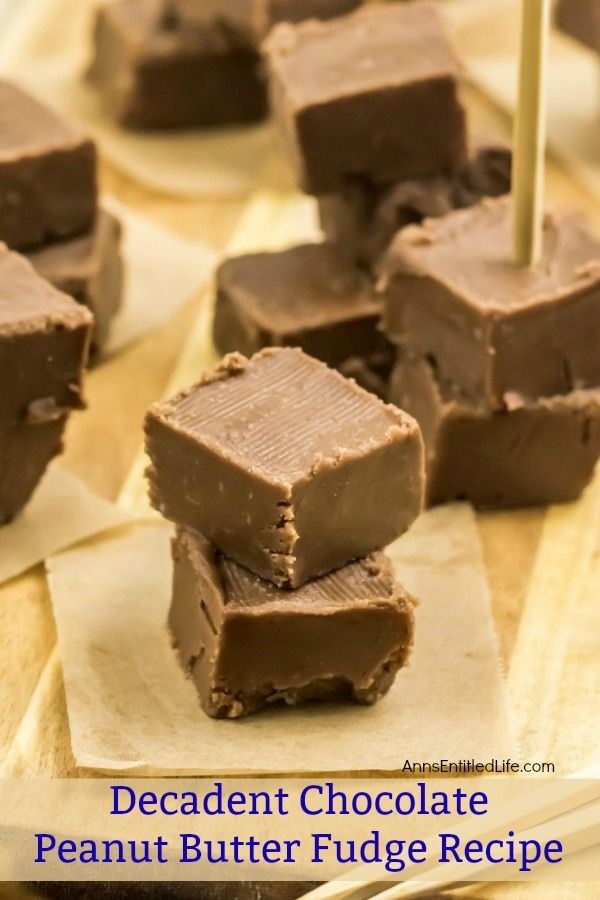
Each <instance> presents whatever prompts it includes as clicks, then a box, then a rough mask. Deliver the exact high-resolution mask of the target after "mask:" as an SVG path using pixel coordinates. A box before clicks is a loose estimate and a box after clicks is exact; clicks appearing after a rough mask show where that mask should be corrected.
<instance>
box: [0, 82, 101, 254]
mask: <svg viewBox="0 0 600 900" xmlns="http://www.w3.org/2000/svg"><path fill="white" fill-rule="evenodd" d="M95 212H96V149H95V146H94V143H93V142H92V141H91V140H90V138H88V137H87V136H86V135H85V134H84V133H83V132H82V131H81V130H80V129H79V128H77V127H76V126H75V125H72V124H71V123H69V122H66V121H65V120H63V119H62V118H60V117H59V116H57V115H56V114H55V113H54V112H52V111H51V110H50V109H49V108H48V107H47V106H45V105H44V104H43V103H40V102H39V101H38V100H35V99H34V98H33V97H32V96H30V95H29V94H26V93H25V92H24V91H22V90H21V89H20V88H19V87H17V85H15V84H13V83H12V82H9V81H3V80H0V241H4V242H5V243H7V244H8V245H9V246H10V247H12V248H13V249H15V250H24V249H28V248H31V247H35V246H37V245H40V244H43V243H46V242H48V241H52V240H60V239H61V238H66V237H69V236H71V235H74V234H80V233H81V232H84V231H86V229H88V228H90V227H91V225H92V223H93V221H94V215H95Z"/></svg>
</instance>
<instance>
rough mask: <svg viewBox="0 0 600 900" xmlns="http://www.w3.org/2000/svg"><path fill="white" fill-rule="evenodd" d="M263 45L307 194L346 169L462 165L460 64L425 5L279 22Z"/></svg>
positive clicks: (377, 177)
mask: <svg viewBox="0 0 600 900" xmlns="http://www.w3.org/2000/svg"><path fill="white" fill-rule="evenodd" d="M264 48H265V53H266V58H267V65H268V70H269V73H270V92H271V102H272V108H273V111H274V115H275V119H276V122H277V125H278V129H279V133H280V137H281V140H282V143H283V146H284V148H285V150H286V153H287V154H288V155H289V157H290V159H291V161H292V164H293V166H294V169H295V172H296V175H297V178H298V181H299V183H300V186H301V187H302V188H303V189H304V190H305V191H307V192H308V193H313V194H326V193H329V192H332V191H336V190H338V189H339V188H341V187H342V186H343V184H344V181H345V179H347V178H348V177H353V176H365V177H369V178H371V179H372V180H374V181H390V180H391V179H400V178H411V177H414V176H422V175H430V174H439V173H443V172H450V171H453V170H455V169H457V168H458V167H460V166H461V165H463V164H464V162H465V160H466V157H467V138H466V125H465V111H464V109H463V106H462V104H461V102H460V100H459V97H458V76H459V71H460V67H459V64H458V61H457V59H456V57H455V55H454V52H453V49H452V47H451V45H450V43H449V41H448V39H447V37H446V34H445V31H444V28H443V26H442V23H441V19H440V17H439V14H438V12H437V9H436V8H435V7H434V6H433V4H431V3H429V2H425V0H424V2H419V3H389V4H374V5H370V4H369V5H367V6H365V7H363V8H361V9H359V10H358V11H357V12H355V13H353V14H352V15H349V16H343V17H341V18H338V19H332V20H331V21H329V22H317V21H314V20H311V21H309V22H304V23H301V24H299V25H290V24H289V23H283V24H280V25H278V26H276V28H274V29H273V31H272V32H271V33H270V35H269V37H268V38H267V40H266V42H265V44H264Z"/></svg>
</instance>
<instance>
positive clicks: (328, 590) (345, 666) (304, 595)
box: [169, 530, 414, 719]
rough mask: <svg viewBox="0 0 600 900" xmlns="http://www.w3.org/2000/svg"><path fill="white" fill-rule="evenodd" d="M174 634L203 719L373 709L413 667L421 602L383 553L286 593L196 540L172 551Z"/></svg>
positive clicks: (187, 538) (177, 543)
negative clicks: (337, 705)
mask: <svg viewBox="0 0 600 900" xmlns="http://www.w3.org/2000/svg"><path fill="white" fill-rule="evenodd" d="M173 558H174V563H175V567H174V577H173V599H172V605H171V610H170V615H169V625H170V628H171V632H172V634H173V637H174V640H175V644H176V646H177V647H178V650H179V655H180V658H181V660H182V663H183V665H184V667H185V668H186V669H187V670H188V671H190V673H191V676H192V678H193V680H194V683H195V685H196V687H197V689H198V693H199V695H200V700H201V703H202V707H203V709H204V711H205V712H206V713H207V714H208V715H209V716H214V717H216V718H230V719H234V718H239V717H240V716H246V715H248V714H250V713H252V712H255V711H256V710H258V709H260V708H261V707H263V706H265V705H266V704H272V703H275V702H284V703H287V704H289V705H295V704H297V703H299V702H303V701H306V700H343V699H352V700H355V701H357V702H358V703H364V704H372V703H375V702H376V701H377V700H378V699H379V698H380V697H381V696H382V695H383V694H385V693H386V691H387V690H388V689H389V688H390V687H391V685H392V683H393V681H394V678H395V676H396V673H397V671H398V670H399V669H400V668H401V667H402V666H403V665H405V664H406V662H407V659H408V656H409V654H410V650H411V646H412V641H413V631H414V615H413V605H414V602H413V600H412V598H411V597H410V595H409V594H407V592H406V591H405V590H404V589H403V588H402V587H401V586H400V585H399V584H398V583H397V582H396V580H395V578H394V574H393V571H392V566H391V563H390V562H389V560H388V559H387V558H386V557H385V556H384V555H383V554H382V553H377V554H373V555H371V556H369V557H367V559H364V560H360V561H358V562H354V563H350V564H349V565H347V566H344V568H342V569H338V570H337V571H336V572H333V573H332V574H330V575H326V576H324V577H323V578H319V579H317V580H316V581H310V582H309V583H308V584H305V585H304V587H301V588H299V589H298V590H296V591H284V590H282V589H281V588H277V587H275V585H273V584H271V583H270V582H268V581H264V580H263V579H261V578H259V577H258V576H257V575H254V574H253V573H252V572H249V571H248V569H245V568H243V567H242V566H238V565H237V564H236V563H234V562H232V561H231V560H229V559H227V558H226V557H223V556H220V555H215V553H214V551H213V549H212V547H211V545H210V544H209V543H208V541H206V540H205V539H204V538H202V537H200V536H199V535H198V534H196V533H194V532H192V531H186V530H181V531H179V533H178V535H177V537H176V539H175V540H174V542H173Z"/></svg>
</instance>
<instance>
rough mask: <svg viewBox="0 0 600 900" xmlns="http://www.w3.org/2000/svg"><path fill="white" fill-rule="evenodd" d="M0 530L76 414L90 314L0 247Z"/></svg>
mask: <svg viewBox="0 0 600 900" xmlns="http://www.w3.org/2000/svg"><path fill="white" fill-rule="evenodd" d="M0 285H1V288H0V384H2V385H3V386H4V387H3V390H2V391H1V392H0V524H4V523H6V522H9V521H10V520H11V519H13V518H14V517H15V516H16V515H17V514H18V513H19V512H20V511H21V509H22V508H23V506H24V505H25V504H26V502H27V501H28V500H29V498H30V496H31V494H32V493H33V491H34V490H35V487H36V486H37V484H38V482H39V480H40V478H41V476H42V475H43V473H44V470H45V468H46V466H47V464H48V462H49V461H50V459H51V458H52V457H53V456H55V455H56V454H57V453H59V452H60V451H61V449H62V434H63V430H64V427H65V424H66V421H67V417H68V414H69V412H70V410H72V409H81V408H82V407H83V406H84V403H83V398H82V381H83V367H84V365H85V362H86V359H87V352H88V344H89V340H90V333H91V328H92V323H93V317H92V315H91V313H90V312H89V311H88V310H87V309H86V308H85V307H83V306H81V305H80V304H78V303H76V302H75V300H73V299H72V298H71V297H69V296H67V295H66V294H62V293H60V292H59V291H57V290H55V289H54V288H53V287H52V286H51V285H50V284H49V283H48V282H46V281H45V280H44V279H43V278H41V277H40V276H39V275H37V274H36V272H35V271H34V269H33V267H32V266H31V265H30V263H28V262H27V260H26V259H25V258H24V257H22V256H20V255H19V254H17V253H13V252H11V251H9V250H8V249H7V248H6V246H5V245H3V244H0Z"/></svg>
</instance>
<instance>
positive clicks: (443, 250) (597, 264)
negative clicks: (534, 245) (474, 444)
mask: <svg viewBox="0 0 600 900" xmlns="http://www.w3.org/2000/svg"><path fill="white" fill-rule="evenodd" d="M510 223H511V207H510V202H509V200H508V199H507V198H500V199H496V200H484V201H483V202H481V203H480V204H478V205H476V206H473V207H471V208H470V209H467V210H462V211H459V212H453V213H450V214H448V215H447V216H444V217H443V218H441V219H430V220H428V221H427V222H425V223H424V224H423V225H422V226H410V227H409V228H405V229H404V230H403V231H402V232H400V233H399V234H398V236H397V237H396V238H395V240H394V242H393V243H392V246H391V248H390V250H389V252H388V254H387V257H386V260H385V262H384V264H383V271H384V279H383V287H384V289H385V293H386V304H385V314H384V326H385V329H386V331H387V333H388V336H389V337H390V338H391V339H392V340H393V341H396V342H398V343H406V344H407V345H408V346H409V347H410V348H412V349H414V350H415V351H416V352H417V353H418V354H420V355H423V356H428V357H430V358H431V359H432V360H434V361H435V364H436V366H437V369H438V372H439V374H440V377H441V378H442V380H444V381H448V382H452V383H454V384H456V385H458V386H459V387H460V389H461V390H462V391H463V392H464V393H465V395H466V396H468V397H471V398H472V399H474V400H475V401H479V400H481V401H482V402H484V403H487V404H489V405H491V406H494V407H497V408H500V407H502V406H505V405H508V406H510V405H512V404H514V398H515V397H516V398H517V399H518V398H521V399H523V400H535V399H537V398H538V397H543V396H552V395H554V394H564V393H568V392H570V391H572V390H574V389H577V388H581V387H595V386H596V385H599V384H600V354H599V353H598V335H599V334H600V241H599V240H598V239H597V238H596V237H594V236H593V235H592V234H591V233H590V232H589V231H588V230H587V228H586V226H585V225H584V224H583V223H582V222H581V221H580V220H579V218H577V217H575V216H571V215H547V216H546V217H545V221H544V228H543V253H542V258H541V260H540V262H539V264H537V265H535V266H533V267H531V268H526V267H517V266H515V265H514V264H513V263H512V261H511V229H510Z"/></svg>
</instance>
